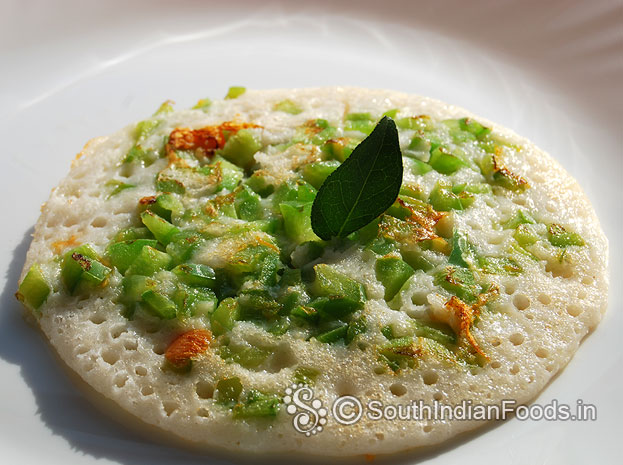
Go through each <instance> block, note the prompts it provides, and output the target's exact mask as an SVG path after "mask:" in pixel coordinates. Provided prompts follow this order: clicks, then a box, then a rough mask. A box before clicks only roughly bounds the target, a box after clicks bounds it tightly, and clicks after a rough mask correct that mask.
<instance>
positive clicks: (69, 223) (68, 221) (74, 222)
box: [63, 218, 78, 228]
mask: <svg viewBox="0 0 623 465" xmlns="http://www.w3.org/2000/svg"><path fill="white" fill-rule="evenodd" d="M77 224H78V221H77V220H76V219H75V218H67V219H66V220H65V222H64V223H63V226H65V227H66V228H70V227H71V226H75V225H77Z"/></svg>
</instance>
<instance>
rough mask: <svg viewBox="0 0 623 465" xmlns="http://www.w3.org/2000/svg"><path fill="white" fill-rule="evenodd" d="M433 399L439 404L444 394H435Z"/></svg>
mask: <svg viewBox="0 0 623 465" xmlns="http://www.w3.org/2000/svg"><path fill="white" fill-rule="evenodd" d="M433 399H435V400H436V401H437V402H441V401H442V399H443V394H442V393H441V392H436V393H435V394H433Z"/></svg>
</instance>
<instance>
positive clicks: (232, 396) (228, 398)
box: [216, 377, 242, 406]
mask: <svg viewBox="0 0 623 465" xmlns="http://www.w3.org/2000/svg"><path fill="white" fill-rule="evenodd" d="M240 394H242V383H241V382H240V378H238V377H233V378H224V379H221V380H219V381H218V383H216V401H217V402H218V403H219V404H223V405H229V406H231V405H233V404H235V403H236V402H238V399H239V398H240Z"/></svg>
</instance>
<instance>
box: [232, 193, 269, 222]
mask: <svg viewBox="0 0 623 465" xmlns="http://www.w3.org/2000/svg"><path fill="white" fill-rule="evenodd" d="M234 207H235V209H236V215H237V216H238V218H240V219H241V220H245V221H255V220H261V219H262V218H263V216H264V214H263V211H262V204H261V201H260V196H259V195H257V194H256V193H255V192H253V191H252V190H251V189H250V188H249V187H247V186H245V185H243V186H241V190H240V192H238V193H237V194H236V198H235V200H234Z"/></svg>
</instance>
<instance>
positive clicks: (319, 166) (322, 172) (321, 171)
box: [302, 160, 340, 189]
mask: <svg viewBox="0 0 623 465" xmlns="http://www.w3.org/2000/svg"><path fill="white" fill-rule="evenodd" d="M338 166H340V162H339V161H337V160H327V161H318V162H315V163H308V164H307V165H305V166H303V170H302V175H303V179H305V181H307V182H308V183H310V184H311V185H312V186H314V187H315V188H316V189H320V186H322V183H323V182H325V180H326V179H327V178H328V177H329V175H330V174H331V173H333V172H334V171H335V170H336V169H337V167H338Z"/></svg>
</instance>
